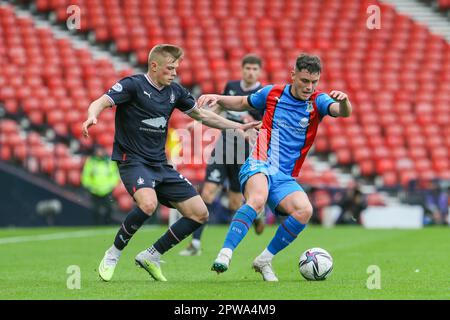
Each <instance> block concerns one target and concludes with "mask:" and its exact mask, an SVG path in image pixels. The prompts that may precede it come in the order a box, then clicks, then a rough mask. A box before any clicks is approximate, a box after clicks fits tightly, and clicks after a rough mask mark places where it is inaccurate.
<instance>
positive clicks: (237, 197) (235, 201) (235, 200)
mask: <svg viewBox="0 0 450 320" xmlns="http://www.w3.org/2000/svg"><path fill="white" fill-rule="evenodd" d="M228 200H229V201H228V202H229V204H228V209H230V210H232V211H236V210H237V209H239V208H240V207H241V206H242V202H243V200H244V197H243V196H242V193H240V192H234V191H231V190H230V191H229V192H228Z"/></svg>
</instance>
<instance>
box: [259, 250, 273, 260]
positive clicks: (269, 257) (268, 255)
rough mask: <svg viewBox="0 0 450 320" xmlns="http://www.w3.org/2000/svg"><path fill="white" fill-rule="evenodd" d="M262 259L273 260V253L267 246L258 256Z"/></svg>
mask: <svg viewBox="0 0 450 320" xmlns="http://www.w3.org/2000/svg"><path fill="white" fill-rule="evenodd" d="M258 258H260V259H261V260H272V259H273V254H272V253H271V252H270V251H269V250H267V248H265V249H264V251H263V252H262V253H261V254H260V255H259V256H258Z"/></svg>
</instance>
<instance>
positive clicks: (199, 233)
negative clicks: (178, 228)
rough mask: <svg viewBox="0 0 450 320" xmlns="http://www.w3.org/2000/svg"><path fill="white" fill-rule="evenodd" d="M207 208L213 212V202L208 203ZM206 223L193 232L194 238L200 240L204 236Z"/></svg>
mask: <svg viewBox="0 0 450 320" xmlns="http://www.w3.org/2000/svg"><path fill="white" fill-rule="evenodd" d="M205 204H206V208H207V209H208V212H209V214H211V213H212V204H211V203H206V202H205ZM205 226H206V223H204V224H202V225H201V226H200V227H199V228H197V230H195V231H194V233H193V234H192V238H193V239H197V240H200V238H201V237H202V233H203V230H204V229H205Z"/></svg>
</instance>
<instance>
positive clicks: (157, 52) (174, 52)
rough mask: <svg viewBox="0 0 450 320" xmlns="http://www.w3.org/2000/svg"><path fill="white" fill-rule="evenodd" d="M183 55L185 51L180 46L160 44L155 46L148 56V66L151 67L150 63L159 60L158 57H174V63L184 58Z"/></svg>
mask: <svg viewBox="0 0 450 320" xmlns="http://www.w3.org/2000/svg"><path fill="white" fill-rule="evenodd" d="M183 55H184V51H183V49H182V48H180V47H178V46H175V45H173V44H158V45H156V46H154V47H153V48H152V49H151V50H150V53H149V54H148V65H149V66H150V62H151V61H154V60H157V59H158V57H164V58H166V57H172V58H173V59H174V61H177V60H178V59H180V58H182V57H183Z"/></svg>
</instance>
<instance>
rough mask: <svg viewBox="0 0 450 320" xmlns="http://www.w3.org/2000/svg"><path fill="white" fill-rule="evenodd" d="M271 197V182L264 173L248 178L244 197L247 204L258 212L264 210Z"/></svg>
mask: <svg viewBox="0 0 450 320" xmlns="http://www.w3.org/2000/svg"><path fill="white" fill-rule="evenodd" d="M268 195H269V182H268V180H267V177H266V175H265V174H263V173H257V174H254V175H252V176H251V177H250V178H248V180H247V182H246V183H245V186H244V197H245V200H246V203H247V204H248V205H250V206H251V207H252V208H253V209H255V211H256V212H260V211H261V210H262V209H264V205H265V203H266V201H267V197H268Z"/></svg>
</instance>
